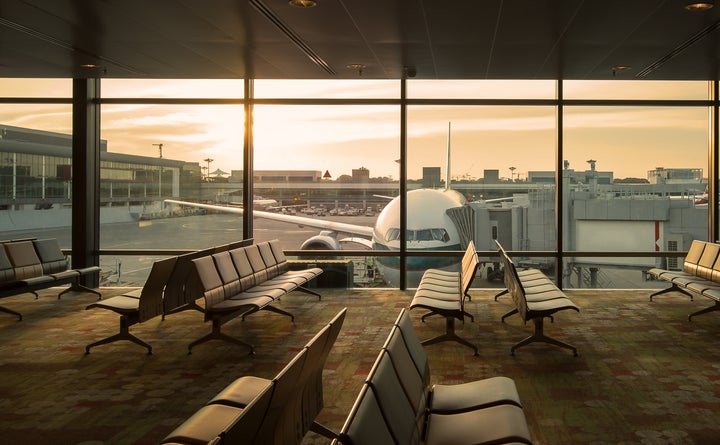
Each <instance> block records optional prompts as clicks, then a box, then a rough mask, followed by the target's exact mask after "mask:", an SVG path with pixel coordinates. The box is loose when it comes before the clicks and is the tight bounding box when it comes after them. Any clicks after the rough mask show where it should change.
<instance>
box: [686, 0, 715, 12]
mask: <svg viewBox="0 0 720 445" xmlns="http://www.w3.org/2000/svg"><path fill="white" fill-rule="evenodd" d="M713 6H715V2H714V1H712V0H707V1H704V2H699V1H688V2H687V3H686V4H685V9H687V10H688V11H707V10H708V9H712V7H713Z"/></svg>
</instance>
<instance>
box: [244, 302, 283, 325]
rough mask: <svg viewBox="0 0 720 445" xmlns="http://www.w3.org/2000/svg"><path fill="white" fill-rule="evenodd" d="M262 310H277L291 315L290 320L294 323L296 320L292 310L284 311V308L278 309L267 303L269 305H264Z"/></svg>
mask: <svg viewBox="0 0 720 445" xmlns="http://www.w3.org/2000/svg"><path fill="white" fill-rule="evenodd" d="M261 310H263V311H270V312H275V313H276V314H282V315H287V316H288V317H290V321H292V322H293V323H294V322H295V316H294V315H293V314H291V313H290V312H287V311H284V310H282V309H278V308H276V307H275V306H270V305H267V306H264V307H263V308H262V309H261ZM247 315H249V314H247ZM243 318H244V317H243Z"/></svg>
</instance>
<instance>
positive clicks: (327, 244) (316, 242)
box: [300, 235, 341, 250]
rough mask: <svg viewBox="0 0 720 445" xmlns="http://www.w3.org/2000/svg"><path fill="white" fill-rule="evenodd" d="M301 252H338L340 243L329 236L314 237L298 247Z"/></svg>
mask: <svg viewBox="0 0 720 445" xmlns="http://www.w3.org/2000/svg"><path fill="white" fill-rule="evenodd" d="M300 249H301V250H340V249H341V247H340V242H339V241H338V240H337V238H335V237H333V236H329V235H316V236H313V237H311V238H308V239H307V240H305V242H304V243H302V246H300Z"/></svg>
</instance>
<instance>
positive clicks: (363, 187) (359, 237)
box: [254, 105, 400, 283]
mask: <svg viewBox="0 0 720 445" xmlns="http://www.w3.org/2000/svg"><path fill="white" fill-rule="evenodd" d="M398 121H399V108H398V107H396V106H369V105H368V106H355V105H336V106H303V105H296V106H292V105H291V106H280V105H277V106H275V105H258V106H256V107H255V110H254V122H255V127H254V137H255V141H254V145H255V178H254V186H255V199H256V200H257V201H259V200H263V202H269V203H270V204H269V205H267V206H265V207H264V208H265V210H267V213H261V212H256V213H255V216H256V219H255V222H254V238H255V240H257V241H261V240H269V239H273V238H278V239H280V240H282V241H283V247H284V248H285V249H289V250H297V249H306V250H307V249H311V250H314V249H320V250H338V249H341V248H342V249H345V250H347V249H350V250H359V249H370V248H375V249H386V248H387V243H386V242H385V241H383V240H377V239H374V238H373V227H375V226H376V223H378V224H379V222H380V221H381V220H383V219H385V218H386V216H384V215H386V214H387V212H382V213H381V210H383V208H384V207H385V206H386V204H387V203H388V202H389V201H390V197H392V196H397V195H398V188H399V184H398V182H397V179H396V178H397V175H398V165H397V163H396V162H395V160H396V159H398V158H399V146H400V142H399V140H400V136H399V126H398V125H397V122H398ZM255 207H256V208H258V207H259V206H258V205H256V206H255ZM394 208H395V207H394ZM393 212H394V210H393ZM393 215H394V213H393ZM398 215H399V213H398ZM395 220H397V219H396V218H395ZM283 221H284V222H283ZM288 223H290V224H288ZM380 261H382V259H378V262H380ZM396 283H397V282H396Z"/></svg>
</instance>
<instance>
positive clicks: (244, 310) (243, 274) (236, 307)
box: [188, 240, 322, 354]
mask: <svg viewBox="0 0 720 445" xmlns="http://www.w3.org/2000/svg"><path fill="white" fill-rule="evenodd" d="M278 251H279V252H282V250H281V249H279V246H277V241H276V240H274V241H269V242H263V243H259V244H252V245H249V246H241V247H237V248H234V249H231V250H225V251H220V252H216V253H212V254H210V255H206V256H201V257H198V258H194V259H192V260H191V263H192V274H193V275H194V277H195V278H194V279H193V280H192V281H194V282H197V283H198V284H199V287H200V289H201V290H202V296H203V298H204V301H205V304H204V308H203V311H204V313H205V321H211V322H212V330H211V332H210V333H209V334H207V335H205V336H203V337H201V338H199V339H198V340H195V341H193V342H192V343H190V345H188V353H190V352H191V351H192V348H193V347H194V346H196V345H198V344H200V343H204V342H206V341H209V340H213V339H219V340H225V341H229V342H232V343H236V344H240V345H243V346H246V347H247V348H249V350H250V353H251V354H252V353H254V351H255V349H254V347H253V346H252V345H250V344H249V343H246V342H243V341H241V340H238V339H235V338H232V337H230V336H228V335H225V334H223V333H222V332H221V326H222V324H223V323H225V322H227V321H229V320H230V319H232V318H235V317H237V316H241V317H242V318H243V319H244V318H245V317H247V316H248V315H251V314H254V313H256V312H259V311H262V310H267V311H271V312H275V313H278V314H282V315H286V316H288V317H290V320H291V321H294V320H295V317H294V316H293V315H292V314H291V313H289V312H286V311H284V310H282V309H280V308H278V307H276V306H273V303H275V302H276V301H278V300H279V299H280V298H281V297H283V296H285V295H287V294H288V293H290V292H293V291H295V290H300V291H303V292H306V293H309V294H311V295H317V296H318V298H319V297H320V294H318V293H316V292H313V291H311V290H309V289H306V288H305V287H304V285H305V284H307V283H308V281H309V280H311V279H313V278H315V277H317V276H318V275H319V274H320V273H322V269H315V268H313V269H310V270H309V271H308V272H307V273H305V274H303V273H299V274H288V273H287V272H286V271H285V268H286V267H289V266H287V260H285V259H284V256H280V253H275V252H278ZM278 258H279V259H278Z"/></svg>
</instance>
